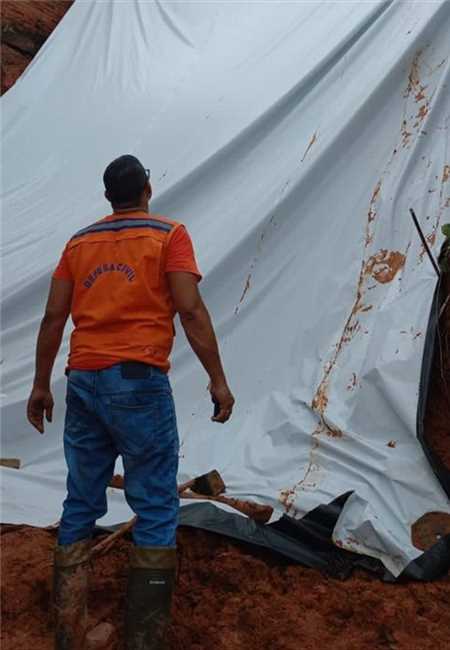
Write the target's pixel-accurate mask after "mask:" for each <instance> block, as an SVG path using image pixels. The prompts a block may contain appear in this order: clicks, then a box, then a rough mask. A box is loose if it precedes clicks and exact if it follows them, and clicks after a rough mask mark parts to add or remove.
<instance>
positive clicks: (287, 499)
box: [278, 423, 324, 517]
mask: <svg viewBox="0 0 450 650" xmlns="http://www.w3.org/2000/svg"><path fill="white" fill-rule="evenodd" d="M323 431H324V425H323V423H319V424H318V425H317V427H316V429H315V430H314V431H313V432H312V434H311V438H312V442H311V448H310V451H309V460H308V465H307V467H306V470H305V473H304V476H303V478H302V479H301V480H300V481H298V482H297V483H294V485H293V486H292V487H290V488H286V489H284V490H280V494H279V497H278V499H279V501H280V503H281V505H282V506H283V508H284V510H285V512H286V514H288V515H289V514H290V515H291V516H293V517H295V515H296V514H301V513H300V512H299V510H298V509H297V508H296V507H295V501H296V500H297V492H298V491H299V490H306V489H308V488H309V489H314V488H315V487H316V484H315V483H314V481H310V478H311V475H312V474H313V472H314V471H317V470H318V469H319V465H318V462H317V460H318V459H317V450H318V449H319V440H318V436H319V435H320V434H321V433H323Z"/></svg>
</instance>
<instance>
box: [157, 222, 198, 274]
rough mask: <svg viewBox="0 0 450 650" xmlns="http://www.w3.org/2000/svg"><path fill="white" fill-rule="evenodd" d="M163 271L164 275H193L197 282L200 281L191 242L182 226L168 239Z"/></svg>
mask: <svg viewBox="0 0 450 650" xmlns="http://www.w3.org/2000/svg"><path fill="white" fill-rule="evenodd" d="M164 270H165V272H166V273H170V272H171V271H172V272H173V271H184V272H185V273H192V274H193V275H195V276H196V277H197V279H198V281H199V282H200V280H201V279H202V274H201V273H200V271H199V269H198V266H197V260H196V259H195V253H194V247H193V245H192V240H191V238H190V236H189V233H188V231H187V230H186V228H185V227H184V226H179V227H178V228H177V229H176V230H175V232H174V233H173V235H172V237H171V238H170V241H169V244H168V247H167V257H166V266H165V269H164Z"/></svg>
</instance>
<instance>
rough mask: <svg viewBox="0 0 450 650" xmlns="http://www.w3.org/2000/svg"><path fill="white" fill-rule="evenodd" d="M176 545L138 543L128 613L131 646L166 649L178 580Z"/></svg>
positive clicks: (134, 649) (128, 644) (132, 557)
mask: <svg viewBox="0 0 450 650" xmlns="http://www.w3.org/2000/svg"><path fill="white" fill-rule="evenodd" d="M175 567H176V549H175V548H169V547H148V546H147V547H145V546H135V547H134V548H133V549H132V551H131V554H130V573H129V577H128V590H127V602H126V617H125V645H126V649H127V650H164V649H165V648H166V643H165V636H166V631H167V626H168V624H169V621H170V605H171V601H172V591H173V587H174V583H175Z"/></svg>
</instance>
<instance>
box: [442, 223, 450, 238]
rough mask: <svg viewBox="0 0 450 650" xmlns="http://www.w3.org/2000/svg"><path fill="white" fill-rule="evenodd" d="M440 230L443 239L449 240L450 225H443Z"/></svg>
mask: <svg viewBox="0 0 450 650" xmlns="http://www.w3.org/2000/svg"><path fill="white" fill-rule="evenodd" d="M441 230H442V234H443V235H444V237H449V238H450V223H444V225H443V226H442V228H441Z"/></svg>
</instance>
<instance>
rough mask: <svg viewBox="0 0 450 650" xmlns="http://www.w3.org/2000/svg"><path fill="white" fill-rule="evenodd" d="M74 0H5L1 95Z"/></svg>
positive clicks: (22, 69)
mask: <svg viewBox="0 0 450 650" xmlns="http://www.w3.org/2000/svg"><path fill="white" fill-rule="evenodd" d="M71 4H72V0H67V1H66V0H57V1H55V0H53V1H45V0H2V2H1V3H0V7H1V24H2V50H1V59H2V64H1V71H2V75H1V94H3V93H4V92H6V91H7V90H8V89H9V88H10V87H11V86H12V85H13V83H14V82H15V81H16V79H17V78H18V77H19V76H20V75H21V74H22V72H23V71H24V70H25V68H26V67H27V65H28V64H29V63H30V62H31V60H32V58H33V57H34V55H35V54H36V52H37V51H38V50H39V48H40V47H41V46H42V44H43V43H44V42H45V40H46V39H47V38H48V36H49V35H50V34H51V33H52V31H53V30H54V29H55V27H56V25H57V24H58V23H59V21H60V20H61V18H62V17H63V16H64V14H65V13H66V11H67V10H68V9H69V7H70V5H71Z"/></svg>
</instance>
